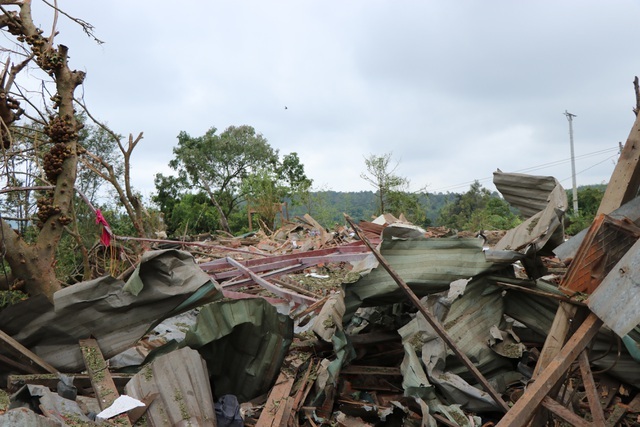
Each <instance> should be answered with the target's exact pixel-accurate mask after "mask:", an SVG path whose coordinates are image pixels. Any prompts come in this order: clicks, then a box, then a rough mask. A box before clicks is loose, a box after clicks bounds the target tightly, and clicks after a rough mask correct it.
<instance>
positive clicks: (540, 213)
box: [494, 172, 567, 253]
mask: <svg viewBox="0 0 640 427" xmlns="http://www.w3.org/2000/svg"><path fill="white" fill-rule="evenodd" d="M496 179H498V182H499V183H500V182H501V187H498V185H499V184H498V183H496ZM494 183H495V184H496V187H498V189H499V190H500V192H502V193H503V195H504V197H505V200H507V201H508V202H509V203H510V204H512V206H515V207H517V208H518V209H520V210H521V211H522V212H523V215H524V216H525V217H529V218H528V219H527V220H526V221H525V222H523V223H522V224H520V225H519V226H518V227H516V228H512V229H511V230H509V231H508V232H507V234H505V235H504V237H503V238H502V239H500V241H499V242H498V243H497V244H496V245H495V247H494V249H496V250H514V251H525V250H527V251H529V250H530V251H532V252H535V253H539V252H543V250H547V249H548V252H550V251H551V250H552V249H553V248H555V247H556V246H558V245H560V244H561V243H562V242H563V241H564V226H563V218H564V212H565V211H566V209H567V195H566V193H565V191H564V189H563V188H562V186H561V185H560V183H558V181H556V180H555V178H553V177H536V176H531V175H522V174H503V173H501V172H495V173H494ZM552 183H555V184H554V185H553V187H551V184H552ZM507 184H509V185H507ZM542 200H544V204H542ZM541 207H542V209H540V208H541Z"/></svg>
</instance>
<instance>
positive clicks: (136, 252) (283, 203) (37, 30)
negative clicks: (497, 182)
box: [0, 2, 601, 298]
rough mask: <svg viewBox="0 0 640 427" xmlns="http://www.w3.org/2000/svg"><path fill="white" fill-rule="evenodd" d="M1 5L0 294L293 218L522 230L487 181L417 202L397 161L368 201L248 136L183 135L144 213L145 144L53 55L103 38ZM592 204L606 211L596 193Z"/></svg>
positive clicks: (388, 159) (80, 74) (379, 174)
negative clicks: (135, 174)
mask: <svg viewBox="0 0 640 427" xmlns="http://www.w3.org/2000/svg"><path fill="white" fill-rule="evenodd" d="M5 3H6V4H5V7H4V8H3V10H2V13H0V30H1V31H2V32H3V35H4V36H5V38H4V40H5V41H4V42H3V43H6V45H5V46H4V48H5V49H4V53H5V55H6V61H5V66H4V68H3V70H2V72H1V73H2V75H1V77H2V78H1V79H0V139H1V145H2V154H3V155H2V156H1V157H0V167H2V170H3V177H4V180H5V182H4V185H3V187H2V189H1V190H0V256H1V263H0V291H6V290H16V291H22V292H25V293H26V294H28V295H38V294H44V295H45V296H47V297H49V298H52V295H53V293H54V292H56V291H57V290H59V289H61V288H62V287H63V286H65V285H67V284H70V283H74V282H77V281H80V280H89V279H92V278H95V277H98V276H101V275H104V274H110V275H112V276H114V277H116V276H121V275H123V274H125V273H126V272H127V271H128V270H129V269H130V268H131V267H132V266H133V265H135V264H136V262H137V260H138V259H139V256H140V254H142V253H143V252H144V251H145V250H147V249H149V247H150V241H151V240H152V239H157V238H159V237H162V238H163V239H164V238H165V236H166V237H167V238H174V239H180V238H183V237H184V236H186V235H193V234H198V233H211V232H219V233H222V234H226V235H238V234H242V233H245V232H247V231H249V228H250V227H252V226H253V228H254V229H255V228H258V227H260V228H263V229H265V230H267V231H268V230H273V229H274V228H275V227H277V226H278V225H279V224H282V222H283V220H284V219H286V217H287V216H288V215H302V214H304V213H309V214H311V215H312V216H313V217H314V218H315V219H316V220H317V221H319V222H320V223H321V224H323V225H324V226H326V227H327V228H331V227H333V226H334V225H335V224H336V223H339V224H343V219H342V213H343V212H346V213H348V214H350V215H351V216H352V217H354V218H357V219H365V220H370V219H372V218H373V217H375V216H377V215H380V214H381V213H391V214H393V215H396V216H400V214H403V215H405V216H406V218H407V219H408V220H409V221H411V222H413V223H414V224H417V225H422V226H429V225H444V226H447V227H451V228H456V229H469V230H479V229H494V228H510V227H511V226H513V225H514V224H517V223H518V221H520V219H519V217H518V215H517V212H514V211H513V210H512V209H511V208H510V207H509V206H508V204H506V202H505V201H504V200H503V199H502V198H500V197H499V195H497V194H495V193H490V192H489V191H488V190H487V189H484V188H482V186H481V185H480V184H479V183H477V182H475V183H473V184H472V185H471V186H470V188H469V190H468V191H467V192H465V193H461V194H456V193H446V194H442V193H438V194H431V193H428V191H427V189H426V188H420V189H417V190H411V188H410V181H409V179H408V178H406V177H403V176H402V175H400V174H398V172H397V169H398V163H397V162H395V161H394V160H393V156H392V153H384V154H370V155H369V156H367V157H365V158H364V161H363V172H362V174H361V178H362V179H363V180H364V182H366V183H368V184H369V185H371V187H372V190H371V191H363V192H357V193H338V192H334V191H331V190H323V189H314V188H313V181H312V179H310V178H309V177H308V176H307V174H306V172H305V169H304V165H303V164H302V162H301V161H300V158H299V157H298V155H297V153H295V152H292V153H285V154H283V153H280V152H279V151H278V150H277V149H275V148H274V147H273V146H271V144H270V143H269V142H268V140H267V139H266V137H265V136H263V135H262V134H260V133H259V132H257V131H256V130H255V129H254V128H253V127H251V126H249V125H232V126H228V127H227V128H226V129H224V130H223V131H221V132H219V131H218V129H217V128H215V127H211V128H210V129H209V130H208V131H207V132H206V133H205V134H204V135H201V136H192V135H190V134H189V133H188V132H187V131H182V132H180V133H179V135H178V136H177V140H178V141H177V144H176V146H175V147H174V149H173V158H172V160H171V161H170V163H169V166H170V167H171V169H172V170H173V173H172V174H170V175H164V174H157V175H156V176H155V180H154V182H155V187H156V191H155V193H154V195H153V197H152V198H151V200H144V199H143V197H142V196H141V195H140V192H139V191H137V190H136V189H135V186H134V185H135V183H133V182H132V180H131V168H132V164H131V158H132V153H133V152H134V150H135V149H136V148H137V147H138V146H139V144H140V143H141V141H143V134H142V133H138V134H137V135H136V136H134V134H129V135H128V136H123V135H121V134H119V133H117V132H115V131H113V130H112V129H110V128H109V127H108V126H107V125H106V124H105V123H104V122H102V121H101V120H99V119H98V118H96V117H94V116H93V115H92V114H91V112H90V111H89V109H88V108H86V105H85V104H84V102H83V100H82V99H84V96H89V95H88V94H87V95H84V94H83V97H82V99H81V98H80V97H78V96H77V94H76V91H77V89H78V87H80V86H81V85H82V83H83V81H84V78H85V72H84V71H79V70H76V69H73V68H71V67H70V65H69V62H68V52H69V49H70V48H69V47H67V46H64V45H56V44H55V38H56V36H57V34H58V30H57V28H56V27H55V23H56V22H57V20H58V19H70V20H72V21H74V22H75V23H76V24H77V25H79V26H81V27H82V29H83V30H84V32H85V33H86V34H87V36H88V37H91V38H93V39H94V40H95V41H96V43H101V41H100V40H98V39H96V38H95V37H94V36H93V27H92V26H91V25H90V24H88V23H87V22H85V21H82V20H80V19H76V18H73V17H71V16H70V15H68V14H61V13H60V11H59V9H58V8H57V7H55V6H51V5H49V4H48V3H46V2H45V3H44V5H45V6H44V7H50V13H51V18H52V19H51V20H52V22H53V23H54V24H53V25H48V26H47V25H44V26H41V25H37V24H36V23H34V21H33V16H34V14H33V13H32V10H31V8H32V2H5ZM37 16H42V15H41V14H38V15H37ZM41 28H50V33H48V34H45V33H44V31H43V30H42V29H41ZM34 82H35V83H34ZM34 87H38V88H40V90H39V91H34V90H33V88H34ZM589 191H590V192H589V194H588V195H589V197H591V198H592V199H594V200H595V199H597V198H598V196H599V193H598V191H599V190H589ZM579 197H580V198H581V199H582V197H583V196H582V195H581V193H579ZM600 197H601V196H600ZM585 199H587V198H586V197H585ZM593 203H595V202H593ZM594 212H595V211H594ZM588 214H589V211H588V209H587V206H585V207H584V209H583V210H582V211H581V215H582V216H578V215H575V216H574V221H573V223H572V225H575V228H578V227H579V226H580V225H581V224H584V223H585V221H587V219H586V218H587V215H588ZM580 221H582V223H581V222H580ZM98 236H100V238H98Z"/></svg>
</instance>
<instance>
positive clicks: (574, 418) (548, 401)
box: [542, 396, 603, 427]
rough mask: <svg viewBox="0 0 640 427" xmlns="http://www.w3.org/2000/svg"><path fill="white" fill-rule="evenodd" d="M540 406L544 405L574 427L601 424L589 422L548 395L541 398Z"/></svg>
mask: <svg viewBox="0 0 640 427" xmlns="http://www.w3.org/2000/svg"><path fill="white" fill-rule="evenodd" d="M542 406H544V407H545V408H547V409H548V410H550V411H551V412H553V413H554V414H556V415H557V416H559V417H560V418H562V419H563V420H565V421H567V422H568V423H571V425H573V426H575V427H597V426H601V425H603V424H591V423H590V422H588V421H586V420H585V419H584V418H581V417H579V416H578V415H576V414H574V413H573V412H571V411H570V410H569V409H567V408H565V407H564V406H562V405H561V404H559V403H558V402H556V401H555V400H553V399H552V398H550V397H549V396H545V397H544V399H542Z"/></svg>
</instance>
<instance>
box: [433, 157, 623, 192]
mask: <svg viewBox="0 0 640 427" xmlns="http://www.w3.org/2000/svg"><path fill="white" fill-rule="evenodd" d="M614 151H615V152H616V154H615V155H613V156H609V157H607V158H606V159H604V160H603V161H601V162H598V163H596V164H594V165H592V166H590V167H588V168H586V169H583V170H582V171H580V172H578V173H577V174H580V173H582V172H585V171H587V170H589V169H591V168H593V167H595V166H597V165H599V164H601V163H604V162H606V161H607V160H609V159H612V158H614V157H616V156H617V155H618V154H619V151H620V150H619V148H618V147H614V148H605V149H603V150H598V151H593V152H591V153H586V154H582V155H579V156H576V157H575V158H576V159H587V158H590V157H595V156H598V155H602V154H606V153H611V152H614ZM570 161H571V158H570V157H569V158H566V159H562V160H555V161H552V162H548V163H543V164H541V165H537V166H531V167H528V168H524V169H519V170H516V171H514V173H524V172H533V171H537V170H541V169H547V168H550V167H553V166H558V165H561V164H563V163H567V162H570ZM492 179H493V176H489V177H484V178H479V179H474V180H471V181H466V182H461V183H459V184H454V185H449V186H446V187H441V188H437V189H435V190H431V191H430V192H432V193H437V192H442V191H450V190H455V189H458V188H462V187H467V186H469V185H471V184H473V183H474V182H476V181H478V182H485V181H489V180H492ZM566 179H568V178H566ZM566 179H564V180H563V181H566ZM561 182H562V181H561Z"/></svg>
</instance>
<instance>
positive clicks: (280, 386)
mask: <svg viewBox="0 0 640 427" xmlns="http://www.w3.org/2000/svg"><path fill="white" fill-rule="evenodd" d="M295 381H296V377H295V375H291V374H288V373H287V372H285V371H281V372H280V375H279V376H278V379H277V380H276V385H275V386H273V388H272V389H271V392H270V393H269V398H268V399H267V403H265V404H264V409H262V412H261V413H260V418H258V422H257V423H256V427H280V426H286V425H287V422H288V421H289V417H290V416H291V407H292V405H293V399H290V398H289V394H290V393H291V389H292V388H293V384H294V383H295ZM290 400H291V402H290ZM287 409H288V410H287Z"/></svg>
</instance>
